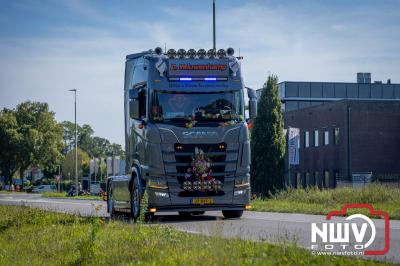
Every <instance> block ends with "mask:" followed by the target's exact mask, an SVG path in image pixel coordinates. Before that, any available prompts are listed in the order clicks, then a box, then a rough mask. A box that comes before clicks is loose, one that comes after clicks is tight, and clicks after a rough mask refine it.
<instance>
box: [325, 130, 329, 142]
mask: <svg viewBox="0 0 400 266" xmlns="http://www.w3.org/2000/svg"><path fill="white" fill-rule="evenodd" d="M326 145H329V131H328V129H325V130H324V146H326Z"/></svg>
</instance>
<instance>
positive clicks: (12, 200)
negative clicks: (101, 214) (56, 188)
mask: <svg viewBox="0 0 400 266" xmlns="http://www.w3.org/2000/svg"><path fill="white" fill-rule="evenodd" d="M0 201H4V202H20V203H55V204H75V205H86V206H92V205H96V203H85V202H70V201H49V200H28V199H11V200H9V199H0ZM97 205H102V206H105V204H104V203H103V204H102V203H100V204H97Z"/></svg>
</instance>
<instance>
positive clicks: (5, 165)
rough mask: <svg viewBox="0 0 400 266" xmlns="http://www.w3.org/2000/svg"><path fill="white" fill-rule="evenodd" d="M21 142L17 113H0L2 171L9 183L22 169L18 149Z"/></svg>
mask: <svg viewBox="0 0 400 266" xmlns="http://www.w3.org/2000/svg"><path fill="white" fill-rule="evenodd" d="M21 142H22V134H21V133H20V132H19V131H18V123H17V118H16V117H15V112H14V111H13V110H9V109H3V110H2V111H1V112H0V171H1V174H2V175H4V176H5V177H7V178H8V181H11V178H12V176H13V175H14V174H15V173H16V172H17V171H18V169H19V167H20V163H19V160H18V157H19V153H18V149H19V147H20V145H21Z"/></svg>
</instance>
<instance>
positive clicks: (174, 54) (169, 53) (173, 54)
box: [167, 49, 176, 58]
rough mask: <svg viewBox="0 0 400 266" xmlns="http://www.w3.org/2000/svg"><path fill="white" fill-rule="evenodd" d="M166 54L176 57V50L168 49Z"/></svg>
mask: <svg viewBox="0 0 400 266" xmlns="http://www.w3.org/2000/svg"><path fill="white" fill-rule="evenodd" d="M167 55H168V57H169V58H175V57H176V51H175V50H174V49H169V50H168V52H167Z"/></svg>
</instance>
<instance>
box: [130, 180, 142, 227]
mask: <svg viewBox="0 0 400 266" xmlns="http://www.w3.org/2000/svg"><path fill="white" fill-rule="evenodd" d="M140 191H141V186H140V183H139V181H138V179H137V177H134V179H133V182H132V188H131V199H130V203H131V216H132V219H133V221H134V222H137V220H138V219H139V217H140V202H141V192H140Z"/></svg>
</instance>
